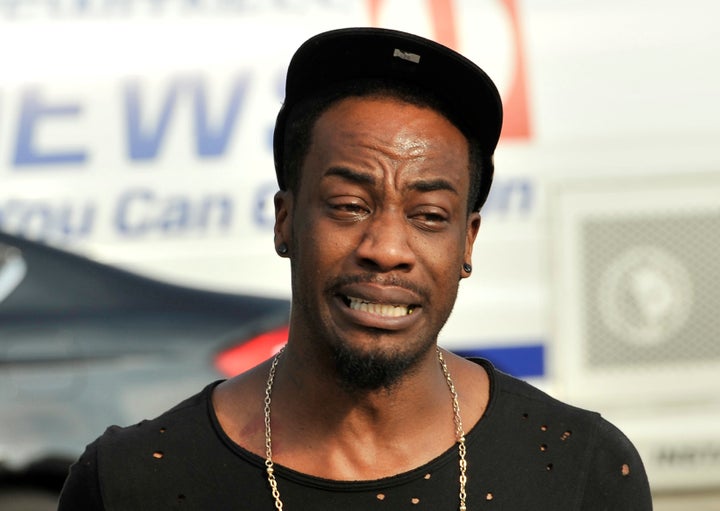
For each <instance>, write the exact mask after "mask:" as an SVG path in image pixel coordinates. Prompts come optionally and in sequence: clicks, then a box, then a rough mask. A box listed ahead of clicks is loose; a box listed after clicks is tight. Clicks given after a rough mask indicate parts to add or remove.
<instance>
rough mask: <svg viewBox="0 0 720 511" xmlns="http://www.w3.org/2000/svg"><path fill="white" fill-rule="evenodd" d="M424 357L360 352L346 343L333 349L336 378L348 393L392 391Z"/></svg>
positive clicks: (420, 354) (417, 352)
mask: <svg viewBox="0 0 720 511" xmlns="http://www.w3.org/2000/svg"><path fill="white" fill-rule="evenodd" d="M424 354H425V350H418V351H416V352H414V353H390V354H388V353H366V352H360V351H358V350H355V349H352V348H351V347H349V346H347V345H346V344H344V343H339V344H338V345H335V346H333V356H334V360H335V368H336V374H337V377H338V379H339V381H340V384H341V385H342V387H343V388H344V389H345V391H347V392H348V393H358V392H369V391H374V390H380V389H385V390H391V389H392V388H393V387H394V386H395V385H396V384H397V383H398V382H399V381H400V380H401V378H402V377H403V376H405V375H407V374H409V373H411V372H412V370H413V368H414V367H415V366H416V365H417V364H418V362H419V361H420V359H421V358H422V357H423V355H424Z"/></svg>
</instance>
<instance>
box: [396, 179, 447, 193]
mask: <svg viewBox="0 0 720 511" xmlns="http://www.w3.org/2000/svg"><path fill="white" fill-rule="evenodd" d="M407 188H408V190H416V191H418V192H434V191H436V190H447V191H449V192H452V193H454V194H455V195H458V191H457V189H456V188H455V187H454V186H453V185H452V183H450V181H448V180H447V179H442V178H438V179H428V180H422V179H421V180H418V181H413V182H412V183H410V184H409V185H408V186H407Z"/></svg>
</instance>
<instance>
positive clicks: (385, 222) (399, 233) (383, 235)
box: [356, 209, 416, 272]
mask: <svg viewBox="0 0 720 511" xmlns="http://www.w3.org/2000/svg"><path fill="white" fill-rule="evenodd" d="M409 229H410V226H409V224H408V222H407V219H406V218H405V215H404V213H403V212H402V211H399V210H395V209H391V210H387V211H385V212H382V213H381V214H377V213H376V214H375V215H374V218H373V220H372V221H371V222H368V223H367V224H366V228H365V231H364V232H363V236H362V238H361V240H360V243H359V245H358V247H357V250H356V254H357V258H358V263H359V264H360V265H361V266H363V267H364V268H367V269H370V270H372V271H378V272H389V271H403V272H408V271H410V270H411V269H412V268H413V266H414V265H415V259H416V255H415V252H414V251H413V249H412V246H411V236H412V233H411V232H410V230H409Z"/></svg>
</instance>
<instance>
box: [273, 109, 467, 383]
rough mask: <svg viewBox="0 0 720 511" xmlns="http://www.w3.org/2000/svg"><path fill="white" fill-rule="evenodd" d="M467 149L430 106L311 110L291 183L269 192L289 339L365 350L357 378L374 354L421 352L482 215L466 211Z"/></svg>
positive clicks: (397, 363)
mask: <svg viewBox="0 0 720 511" xmlns="http://www.w3.org/2000/svg"><path fill="white" fill-rule="evenodd" d="M468 160H469V155H468V144H467V140H466V139H465V137H464V136H463V135H462V133H461V132H460V131H459V130H458V129H457V128H455V127H454V126H453V125H452V124H451V123H450V122H449V121H448V120H447V119H446V118H445V117H443V116H442V115H441V114H439V113H438V112H436V111H434V110H432V109H429V108H421V107H418V106H414V105H411V104H408V103H405V102H402V101H400V100H397V99H393V98H385V97H382V98H378V97H370V98H347V99H344V100H342V101H340V102H338V103H337V104H335V105H333V106H331V107H330V108H329V109H328V110H327V111H326V112H325V113H323V114H322V115H321V116H320V117H319V119H318V121H317V123H316V124H315V127H314V131H313V136H312V142H311V145H310V148H309V151H308V154H307V157H306V159H305V161H304V165H303V168H302V170H301V178H300V179H301V182H300V185H299V190H297V191H296V192H295V193H293V192H281V193H279V194H278V196H277V198H276V210H277V211H276V220H277V222H276V236H277V237H278V238H280V239H281V241H283V242H284V243H286V244H287V245H288V246H289V247H290V253H289V257H290V258H291V268H292V291H293V314H292V318H291V335H292V338H293V339H299V340H300V339H301V341H299V342H306V343H308V345H312V346H314V347H315V348H317V347H323V348H321V349H324V348H329V352H330V353H333V354H334V356H335V358H336V360H337V359H338V358H340V359H342V360H345V362H342V363H348V364H351V365H353V364H355V362H357V361H358V360H363V361H364V362H362V363H361V364H360V365H357V364H355V365H356V366H357V367H355V369H352V370H350V373H352V374H350V375H349V376H348V377H349V378H350V377H351V378H354V379H357V378H358V377H361V376H363V375H357V374H354V373H353V371H354V372H355V373H357V372H361V373H366V372H369V371H370V372H371V371H372V368H371V367H370V366H372V365H373V364H383V363H384V364H386V365H387V364H390V365H389V366H388V368H389V367H390V366H392V367H393V368H394V369H392V370H390V369H388V368H386V369H384V370H383V371H381V372H383V373H387V372H388V370H389V371H390V372H394V373H403V372H404V371H406V370H408V369H409V368H410V367H412V365H413V364H414V362H416V361H417V360H419V359H420V358H421V357H422V356H423V355H426V354H427V353H428V350H429V349H431V348H432V347H433V345H434V343H435V340H436V339H437V335H438V333H439V331H440V329H441V327H442V326H443V324H444V323H445V321H446V320H447V318H448V316H449V314H450V311H451V310H452V307H453V304H454V302H455V298H456V295H457V289H458V282H459V279H460V278H461V277H463V276H467V275H464V274H463V270H462V264H463V262H470V260H471V259H470V256H471V251H472V244H473V241H474V239H475V236H476V234H477V231H478V228H479V225H480V217H479V215H478V214H477V213H473V214H471V215H470V216H468V215H467V199H468V187H469V181H470V177H469V161H468ZM338 353H340V354H342V355H338ZM346 359H347V360H350V362H347V360H346ZM353 361H355V362H353ZM363 364H365V365H363ZM368 364H369V365H368ZM342 371H343V368H340V372H342ZM400 375H401V374H395V375H394V376H392V375H391V376H387V375H386V377H385V380H387V381H382V382H380V381H379V380H378V382H376V383H367V384H364V385H363V384H361V386H365V387H372V386H388V385H390V384H391V383H393V382H394V381H395V380H396V379H397V377H399V376H400ZM376 379H377V378H376ZM382 379H383V378H380V380H382Z"/></svg>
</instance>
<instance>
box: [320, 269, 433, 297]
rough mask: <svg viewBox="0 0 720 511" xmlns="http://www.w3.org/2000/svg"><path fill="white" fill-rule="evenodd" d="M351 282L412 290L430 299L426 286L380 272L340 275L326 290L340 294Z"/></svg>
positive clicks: (392, 274)
mask: <svg viewBox="0 0 720 511" xmlns="http://www.w3.org/2000/svg"><path fill="white" fill-rule="evenodd" d="M350 284H377V285H380V286H393V287H399V288H403V289H407V290H408V291H412V292H413V293H415V294H416V295H418V296H420V297H422V299H423V300H424V301H429V296H430V293H429V292H428V290H427V289H426V288H424V287H421V286H418V285H417V284H415V283H414V282H411V281H409V280H407V279H405V278H403V277H401V276H399V275H397V274H394V273H390V274H382V275H381V274H378V273H370V272H367V273H355V274H352V275H340V276H338V277H336V278H334V279H332V280H331V281H330V282H329V283H328V285H327V286H326V288H325V290H326V291H327V292H329V293H333V294H340V293H339V290H340V288H342V287H344V286H347V285H350Z"/></svg>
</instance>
